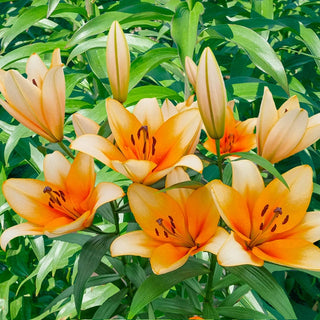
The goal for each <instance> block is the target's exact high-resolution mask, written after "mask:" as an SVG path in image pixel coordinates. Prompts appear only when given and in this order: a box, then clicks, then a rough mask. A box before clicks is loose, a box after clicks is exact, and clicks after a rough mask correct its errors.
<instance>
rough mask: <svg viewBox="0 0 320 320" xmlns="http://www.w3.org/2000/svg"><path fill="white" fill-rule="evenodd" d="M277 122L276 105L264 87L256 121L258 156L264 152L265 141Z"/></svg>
mask: <svg viewBox="0 0 320 320" xmlns="http://www.w3.org/2000/svg"><path fill="white" fill-rule="evenodd" d="M277 121H278V111H277V109H276V105H275V104H274V101H273V97H272V94H271V92H270V90H269V89H268V87H265V88H264V93H263V98H262V101H261V106H260V112H259V116H258V120H257V147H258V153H259V154H261V152H262V150H264V144H265V142H266V139H267V137H268V135H269V133H270V131H271V129H272V128H273V126H274V125H275V124H276V122H277Z"/></svg>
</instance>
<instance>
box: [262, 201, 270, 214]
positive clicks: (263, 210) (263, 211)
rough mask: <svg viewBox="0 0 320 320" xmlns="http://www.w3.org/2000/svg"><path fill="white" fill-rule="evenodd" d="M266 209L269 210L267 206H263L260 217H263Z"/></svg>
mask: <svg viewBox="0 0 320 320" xmlns="http://www.w3.org/2000/svg"><path fill="white" fill-rule="evenodd" d="M268 208H269V205H268V204H266V205H265V206H264V208H263V209H262V211H261V217H263V216H264V215H265V214H266V212H267V210H268Z"/></svg>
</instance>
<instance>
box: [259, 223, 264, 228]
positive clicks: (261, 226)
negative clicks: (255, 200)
mask: <svg viewBox="0 0 320 320" xmlns="http://www.w3.org/2000/svg"><path fill="white" fill-rule="evenodd" d="M259 229H260V230H262V229H263V222H261V224H260V227H259Z"/></svg>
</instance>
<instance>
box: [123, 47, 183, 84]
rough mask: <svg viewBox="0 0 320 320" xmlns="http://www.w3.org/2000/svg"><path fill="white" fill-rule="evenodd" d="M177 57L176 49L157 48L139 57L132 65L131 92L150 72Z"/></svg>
mask: <svg viewBox="0 0 320 320" xmlns="http://www.w3.org/2000/svg"><path fill="white" fill-rule="evenodd" d="M176 57H177V50H176V49H174V48H156V49H152V50H150V51H148V52H147V53H145V54H143V55H141V56H139V57H138V58H137V59H135V60H134V61H133V62H132V64H131V68H130V81H129V90H131V89H132V88H133V87H135V86H136V85H137V84H138V83H139V81H140V80H141V79H142V78H143V77H144V76H145V75H146V74H147V73H148V72H149V71H150V70H152V69H154V68H155V67H157V66H158V65H159V64H160V63H162V62H165V61H168V60H172V59H175V58H176Z"/></svg>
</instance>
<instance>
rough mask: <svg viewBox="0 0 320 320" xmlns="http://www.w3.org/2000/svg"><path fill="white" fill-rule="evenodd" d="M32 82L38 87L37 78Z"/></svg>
mask: <svg viewBox="0 0 320 320" xmlns="http://www.w3.org/2000/svg"><path fill="white" fill-rule="evenodd" d="M32 83H33V84H34V85H35V86H36V87H37V86H38V84H37V81H36V79H32Z"/></svg>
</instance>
